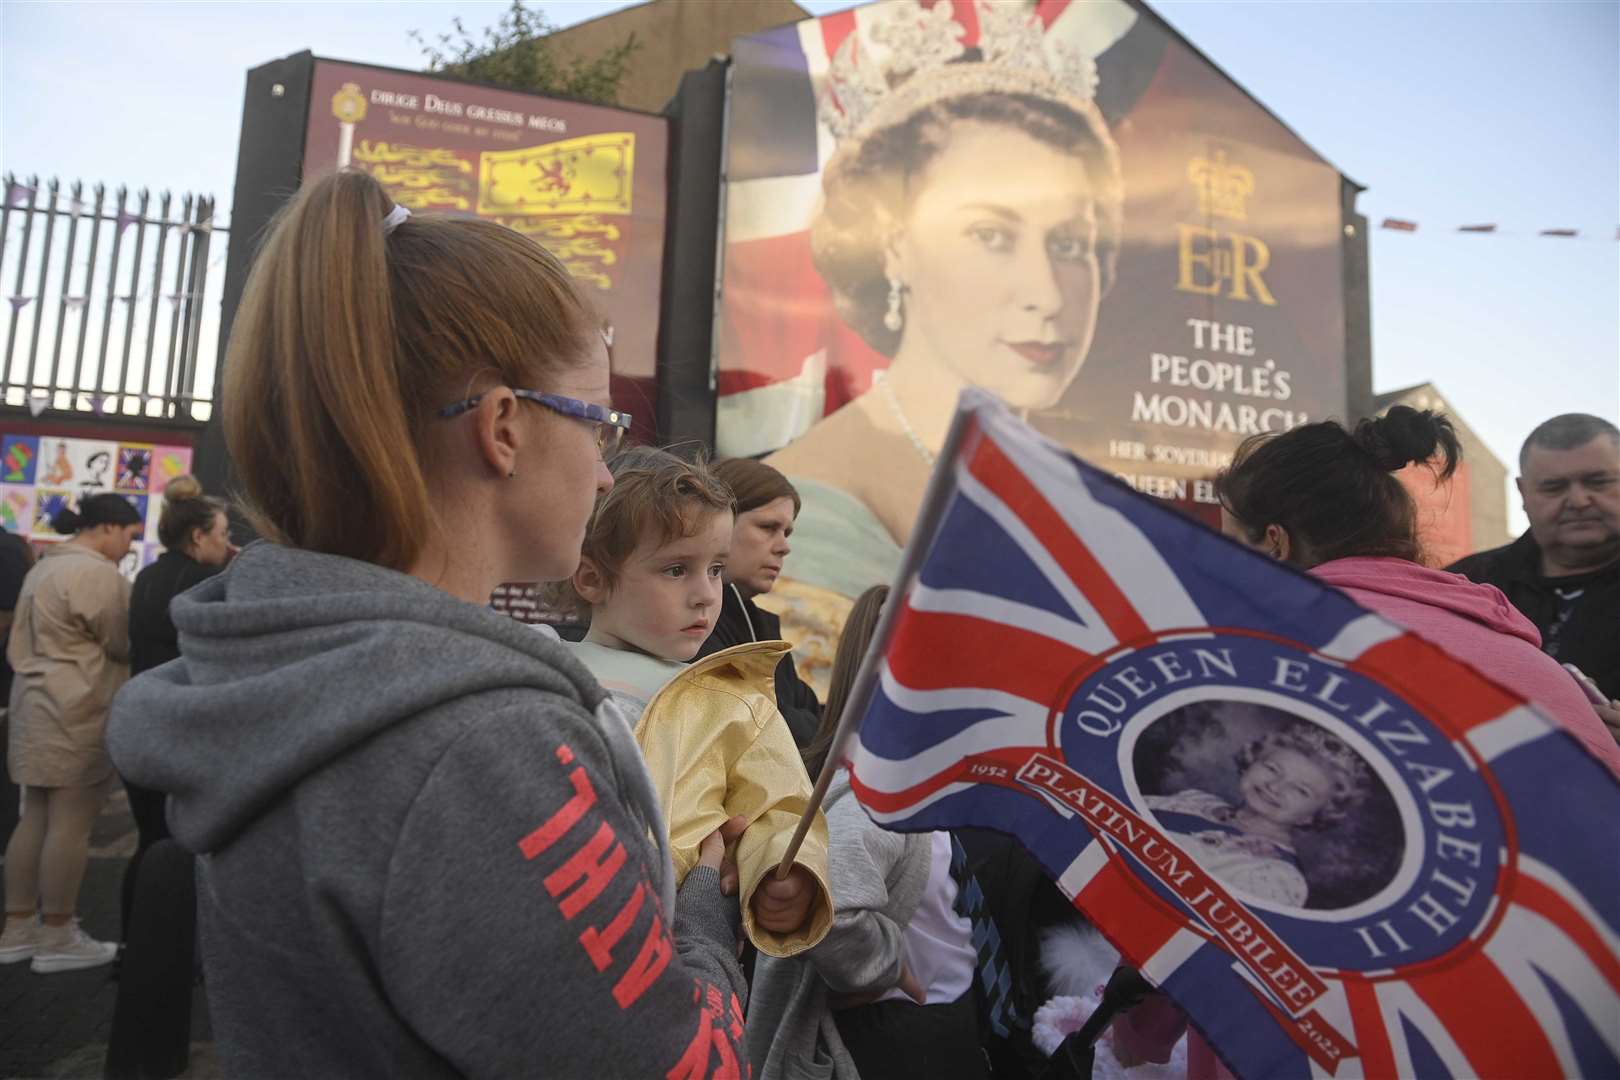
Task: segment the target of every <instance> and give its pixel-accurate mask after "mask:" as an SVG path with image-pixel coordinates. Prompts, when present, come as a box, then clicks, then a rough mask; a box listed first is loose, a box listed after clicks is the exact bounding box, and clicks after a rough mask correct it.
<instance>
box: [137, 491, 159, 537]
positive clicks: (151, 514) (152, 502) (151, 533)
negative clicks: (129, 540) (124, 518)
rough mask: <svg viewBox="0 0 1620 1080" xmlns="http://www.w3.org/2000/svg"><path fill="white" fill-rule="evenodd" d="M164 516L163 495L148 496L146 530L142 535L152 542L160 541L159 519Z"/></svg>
mask: <svg viewBox="0 0 1620 1080" xmlns="http://www.w3.org/2000/svg"><path fill="white" fill-rule="evenodd" d="M162 517H163V496H161V495H148V496H147V497H146V531H145V532H143V533H142V534H141V535H142V536H143V537H145V538H146V539H147V540H148V541H150V542H151V543H154V544H155V543H157V542H158V520H159V519H160V518H162Z"/></svg>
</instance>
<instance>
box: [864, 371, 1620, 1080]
mask: <svg viewBox="0 0 1620 1080" xmlns="http://www.w3.org/2000/svg"><path fill="white" fill-rule="evenodd" d="M894 596H895V597H896V599H893V600H891V601H890V602H889V604H888V605H887V606H886V609H885V612H884V619H883V623H882V624H881V625H880V627H879V629H878V632H877V637H876V638H875V640H874V643H873V647H872V651H871V654H870V655H869V656H868V657H867V660H866V663H865V665H864V666H863V668H862V674H861V676H860V678H858V679H857V684H856V687H855V689H854V691H853V693H852V697H851V701H850V708H849V710H847V712H846V716H847V717H848V720H847V721H846V723H849V724H850V727H851V730H850V731H848V732H846V733H844V736H845V740H844V741H843V742H842V744H841V745H842V746H843V748H844V751H845V754H846V756H847V758H848V760H849V761H850V763H851V777H852V787H853V790H854V792H855V794H856V795H857V797H858V798H859V799H860V801H861V803H862V805H863V806H864V807H865V809H866V811H867V813H868V814H869V815H870V816H871V817H872V818H873V819H874V820H875V821H877V822H878V823H879V824H881V825H883V826H884V827H886V828H889V829H894V830H899V831H908V832H909V831H927V830H935V829H949V828H958V827H967V826H978V827H986V828H991V829H995V830H999V831H1000V832H1003V833H1007V834H1010V835H1012V836H1013V837H1016V838H1017V840H1018V841H1020V842H1021V843H1022V845H1023V846H1024V848H1026V849H1027V851H1028V852H1029V853H1030V855H1031V856H1033V857H1034V858H1035V859H1036V860H1037V861H1038V862H1039V863H1040V864H1041V865H1042V867H1043V868H1044V869H1045V871H1046V873H1047V874H1048V875H1049V876H1050V877H1051V878H1052V879H1053V880H1054V881H1056V882H1057V884H1058V886H1059V888H1060V889H1061V890H1062V892H1063V894H1064V895H1065V896H1066V897H1068V898H1069V899H1070V900H1072V902H1073V904H1074V906H1075V907H1076V908H1077V909H1079V910H1080V911H1081V912H1082V913H1083V914H1084V915H1085V916H1086V918H1088V919H1089V920H1090V921H1091V922H1092V923H1093V924H1094V925H1095V926H1096V927H1097V928H1098V929H1099V930H1100V931H1101V932H1102V934H1103V935H1104V936H1105V937H1106V938H1107V939H1108V941H1109V942H1110V943H1111V944H1112V946H1113V947H1114V948H1116V949H1117V950H1118V951H1119V953H1120V956H1121V962H1122V963H1124V964H1127V965H1130V966H1132V967H1134V968H1136V969H1137V970H1139V971H1140V972H1141V974H1142V975H1143V976H1144V977H1145V978H1146V980H1147V981H1148V982H1149V983H1151V984H1152V985H1153V986H1155V987H1157V988H1158V989H1159V990H1161V991H1162V992H1163V993H1164V994H1165V995H1167V996H1168V998H1169V999H1171V1000H1172V1001H1173V1002H1174V1004H1175V1005H1176V1006H1177V1007H1179V1009H1180V1010H1182V1011H1183V1012H1184V1013H1185V1014H1186V1017H1187V1019H1188V1021H1189V1022H1190V1024H1191V1025H1192V1026H1193V1027H1195V1028H1196V1029H1197V1030H1198V1031H1199V1032H1200V1034H1201V1035H1202V1036H1203V1037H1204V1039H1206V1040H1207V1041H1208V1042H1209V1043H1210V1044H1211V1045H1212V1046H1213V1048H1214V1050H1215V1052H1216V1053H1217V1054H1218V1055H1219V1056H1220V1057H1221V1058H1222V1059H1223V1060H1224V1061H1225V1063H1226V1064H1227V1065H1228V1066H1229V1067H1230V1068H1231V1069H1232V1070H1233V1071H1234V1072H1235V1073H1237V1074H1238V1075H1240V1076H1244V1077H1272V1076H1279V1077H1280V1076H1318V1077H1334V1078H1348V1077H1361V1076H1403V1077H1410V1076H1421V1077H1459V1078H1460V1077H1473V1076H1518V1077H1551V1076H1613V1075H1616V1074H1617V1073H1620V1023H1617V1020H1620V861H1617V859H1616V856H1615V844H1614V837H1613V833H1612V829H1611V828H1609V827H1608V826H1609V824H1612V823H1613V822H1615V821H1620V784H1617V783H1616V781H1615V779H1614V777H1613V776H1612V775H1611V774H1610V773H1609V771H1608V770H1607V769H1606V768H1605V767H1604V766H1603V765H1602V764H1600V763H1599V762H1598V761H1597V760H1596V759H1595V758H1593V757H1592V756H1590V755H1589V753H1588V752H1587V751H1586V750H1585V749H1584V748H1583V747H1582V746H1581V745H1580V744H1579V743H1578V742H1577V741H1576V740H1575V739H1574V738H1573V737H1571V736H1570V735H1568V734H1567V733H1565V732H1564V731H1563V730H1562V729H1561V728H1560V727H1559V726H1558V725H1557V724H1556V723H1555V722H1554V721H1552V720H1551V719H1549V718H1548V717H1546V716H1544V715H1543V714H1542V713H1540V712H1538V710H1537V709H1536V707H1535V706H1533V705H1532V704H1530V703H1528V702H1527V701H1525V700H1523V699H1522V698H1520V697H1517V696H1515V695H1514V694H1513V693H1511V692H1509V691H1507V690H1505V689H1503V688H1502V687H1501V686H1498V685H1497V684H1495V683H1494V682H1492V680H1491V679H1490V677H1489V675H1488V673H1481V672H1478V671H1475V670H1473V669H1472V668H1470V667H1469V666H1468V665H1466V664H1464V663H1463V662H1462V661H1460V660H1458V659H1456V658H1454V657H1453V656H1451V655H1450V654H1448V653H1447V652H1446V650H1445V649H1443V648H1442V647H1440V646H1439V645H1437V644H1434V643H1431V642H1430V641H1427V640H1424V639H1423V638H1421V637H1419V636H1418V635H1416V634H1414V633H1412V632H1410V631H1407V630H1404V629H1402V628H1401V627H1398V626H1396V625H1395V624H1393V623H1392V622H1390V621H1388V620H1386V619H1385V618H1383V617H1381V616H1378V615H1374V614H1371V613H1369V612H1368V611H1366V610H1364V609H1362V608H1360V607H1358V606H1357V605H1356V604H1355V603H1354V602H1353V601H1352V600H1351V599H1350V598H1349V597H1348V596H1346V595H1345V594H1343V593H1341V592H1339V591H1337V590H1335V589H1333V588H1330V587H1328V586H1326V585H1324V584H1322V583H1320V582H1318V581H1316V580H1314V579H1312V578H1311V577H1309V576H1307V575H1305V574H1304V573H1301V572H1299V571H1297V570H1295V569H1293V568H1291V567H1289V566H1286V565H1284V564H1281V563H1279V562H1275V561H1272V560H1269V559H1267V558H1265V557H1263V556H1261V555H1259V554H1256V553H1255V552H1253V551H1250V550H1248V549H1246V548H1244V547H1243V546H1241V545H1240V544H1238V543H1236V542H1234V541H1232V540H1229V539H1227V538H1226V537H1224V536H1222V535H1220V534H1219V533H1217V532H1215V531H1214V530H1211V529H1208V528H1206V527H1204V526H1202V525H1200V524H1198V523H1196V522H1194V521H1192V520H1190V519H1188V518H1186V517H1184V516H1183V515H1181V514H1180V513H1178V512H1176V511H1174V510H1172V509H1170V508H1168V507H1166V506H1164V505H1163V504H1161V503H1158V502H1156V501H1155V500H1153V499H1151V498H1148V497H1146V496H1143V495H1140V494H1138V493H1137V492H1134V491H1132V490H1130V489H1129V488H1128V487H1126V486H1125V485H1123V484H1121V483H1119V482H1118V481H1117V480H1115V479H1113V478H1112V477H1109V476H1107V475H1105V474H1104V473H1102V472H1101V471H1099V470H1096V469H1094V468H1092V467H1090V466H1089V465H1086V464H1085V463H1083V462H1082V461H1081V460H1079V459H1078V458H1077V457H1075V456H1074V455H1072V454H1071V453H1070V452H1069V451H1068V450H1066V449H1064V448H1063V447H1061V446H1060V445H1058V444H1057V443H1055V442H1052V441H1050V440H1049V439H1047V438H1045V437H1044V436H1042V435H1039V434H1037V433H1036V432H1034V431H1033V430H1032V429H1030V428H1029V427H1028V426H1027V425H1025V424H1024V423H1023V422H1022V421H1021V420H1020V419H1018V418H1017V417H1016V416H1015V415H1014V414H1013V413H1012V412H1011V411H1010V410H1009V409H1008V408H1007V407H1006V406H1004V405H1002V404H1001V403H1000V402H999V401H998V400H997V399H995V398H994V397H992V396H991V395H989V394H987V393H985V392H983V391H978V390H973V389H969V390H966V391H964V392H963V394H962V398H961V402H960V404H959V406H958V411H957V414H956V418H955V420H954V422H953V424H952V426H951V429H950V432H949V434H948V436H947V437H946V440H945V444H944V446H943V448H942V451H941V455H940V459H939V463H938V465H937V466H936V469H935V472H934V475H933V478H932V480H931V482H930V487H929V490H928V493H927V495H926V496H925V498H924V502H923V505H922V508H921V510H920V512H919V516H918V519H917V528H916V531H915V532H914V534H913V536H912V540H911V543H910V545H909V547H908V548H907V551H906V556H905V560H904V562H903V563H902V567H901V570H900V572H899V576H898V578H897V581H896V586H895V593H894Z"/></svg>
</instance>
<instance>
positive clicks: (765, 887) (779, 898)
mask: <svg viewBox="0 0 1620 1080" xmlns="http://www.w3.org/2000/svg"><path fill="white" fill-rule="evenodd" d="M815 898H816V879H815V878H814V877H813V876H812V875H811V873H810V871H808V870H806V869H805V868H804V867H802V866H794V867H793V869H791V870H789V871H788V876H787V877H785V878H782V879H780V880H778V879H777V877H776V875H775V874H771V875H770V876H769V877H767V878H766V879H765V880H764V881H761V882H760V883H759V888H757V889H755V890H754V899H753V908H754V921H755V922H756V923H758V924H759V925H760V926H761V927H763V928H764V929H766V930H769V931H770V932H771V933H773V934H791V933H792V932H793V931H795V930H797V929H798V928H799V927H801V926H803V925H804V920H805V919H806V918H807V917H808V916H809V914H810V903H811V901H813V900H814V899H815Z"/></svg>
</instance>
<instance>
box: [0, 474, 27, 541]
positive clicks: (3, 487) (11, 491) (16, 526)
mask: <svg viewBox="0 0 1620 1080" xmlns="http://www.w3.org/2000/svg"><path fill="white" fill-rule="evenodd" d="M0 526H3V527H4V528H5V530H6V532H13V533H22V534H23V535H24V536H26V535H28V533H29V532H30V531H31V530H32V529H33V527H34V489H33V488H32V487H23V486H21V485H16V486H13V485H11V484H0Z"/></svg>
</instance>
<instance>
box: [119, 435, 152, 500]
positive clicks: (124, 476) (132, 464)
mask: <svg viewBox="0 0 1620 1080" xmlns="http://www.w3.org/2000/svg"><path fill="white" fill-rule="evenodd" d="M151 469H152V448H151V447H150V446H143V445H141V444H140V443H120V444H119V445H118V482H117V484H116V485H114V486H115V487H116V488H117V489H118V490H119V491H143V492H144V491H147V490H150V488H149V485H150V482H151Z"/></svg>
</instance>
